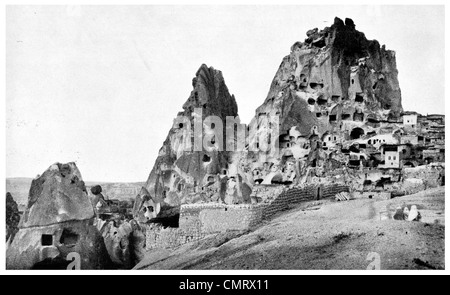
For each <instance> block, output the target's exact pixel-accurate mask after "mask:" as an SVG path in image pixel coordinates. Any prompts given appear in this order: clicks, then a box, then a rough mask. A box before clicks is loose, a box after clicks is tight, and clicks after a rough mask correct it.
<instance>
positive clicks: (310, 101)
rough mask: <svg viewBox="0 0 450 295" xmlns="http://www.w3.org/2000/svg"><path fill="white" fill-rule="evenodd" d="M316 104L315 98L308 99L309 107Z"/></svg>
mask: <svg viewBox="0 0 450 295" xmlns="http://www.w3.org/2000/svg"><path fill="white" fill-rule="evenodd" d="M315 103H316V101H315V100H314V98H308V104H309V105H314V104H315Z"/></svg>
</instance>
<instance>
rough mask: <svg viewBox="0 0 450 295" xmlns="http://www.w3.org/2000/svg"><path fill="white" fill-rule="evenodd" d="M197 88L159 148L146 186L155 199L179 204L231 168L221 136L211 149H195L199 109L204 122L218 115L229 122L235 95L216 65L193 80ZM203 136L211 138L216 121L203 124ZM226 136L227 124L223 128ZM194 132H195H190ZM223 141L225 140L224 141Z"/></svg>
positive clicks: (203, 70) (206, 69) (235, 110)
mask: <svg viewBox="0 0 450 295" xmlns="http://www.w3.org/2000/svg"><path fill="white" fill-rule="evenodd" d="M192 86H193V90H192V92H191V94H190V96H189V98H188V99H187V101H186V102H185V103H184V105H183V111H182V112H180V113H178V115H177V118H180V117H184V118H185V120H178V119H175V120H174V124H173V126H172V128H171V129H170V131H169V134H168V136H167V138H166V140H165V141H164V143H163V146H162V147H161V149H160V151H159V155H158V158H157V159H156V162H155V165H154V167H153V169H152V171H151V173H150V175H149V177H148V180H147V183H146V185H145V186H146V189H147V190H148V192H149V193H150V195H151V196H152V197H153V198H155V201H157V202H161V201H164V202H165V203H167V204H169V205H172V206H176V205H179V204H180V203H182V202H190V201H191V200H188V199H186V198H188V196H189V194H190V193H194V192H198V193H201V191H202V190H204V189H205V187H208V185H209V184H210V183H213V180H214V181H217V180H218V175H220V174H221V173H223V170H224V169H227V162H228V158H229V157H230V153H229V152H226V151H220V150H219V141H220V140H222V139H221V138H220V136H218V138H214V139H212V141H211V142H214V144H211V145H208V147H209V148H208V149H205V148H203V147H202V148H201V149H200V150H194V140H195V139H194V137H193V136H192V135H191V133H192V134H194V132H193V131H194V127H196V128H197V130H198V127H199V126H194V125H195V122H194V121H195V120H194V118H195V116H200V114H196V113H195V109H197V110H198V109H200V110H201V118H197V119H201V121H200V122H203V120H204V119H205V118H206V117H208V116H217V117H219V118H220V119H221V121H222V122H225V118H226V117H227V116H233V117H235V116H237V113H238V109H237V104H236V101H235V98H234V96H233V95H230V93H229V92H228V88H227V86H226V85H225V81H224V78H223V76H222V73H221V72H220V71H218V70H215V69H214V68H212V67H210V68H208V67H207V66H206V65H202V66H201V67H200V68H199V70H198V71H197V73H196V75H195V78H194V79H193V80H192ZM200 127H201V128H202V131H201V132H200V133H198V137H200V135H201V136H202V137H206V138H207V137H208V134H211V131H212V129H214V128H215V126H213V124H210V123H208V122H203V124H202V125H200ZM223 130H224V133H223V139H225V126H224V128H223ZM190 131H192V132H190ZM222 143H223V141H222Z"/></svg>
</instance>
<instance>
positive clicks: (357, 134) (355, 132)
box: [350, 127, 364, 139]
mask: <svg viewBox="0 0 450 295" xmlns="http://www.w3.org/2000/svg"><path fill="white" fill-rule="evenodd" d="M363 135H364V130H363V129H362V128H359V127H356V128H353V129H352V131H351V132H350V139H358V138H361V136H363Z"/></svg>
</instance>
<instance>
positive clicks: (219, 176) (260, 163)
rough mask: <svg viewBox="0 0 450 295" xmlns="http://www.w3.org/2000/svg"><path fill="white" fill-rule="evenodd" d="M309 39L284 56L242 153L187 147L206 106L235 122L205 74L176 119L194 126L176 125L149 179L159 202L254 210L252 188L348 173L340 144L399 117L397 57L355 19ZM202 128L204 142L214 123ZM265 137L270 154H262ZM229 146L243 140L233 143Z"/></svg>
mask: <svg viewBox="0 0 450 295" xmlns="http://www.w3.org/2000/svg"><path fill="white" fill-rule="evenodd" d="M306 36H307V38H306V39H305V40H304V42H296V43H294V44H293V45H292V47H291V52H290V54H289V55H288V56H286V57H285V58H284V59H283V61H282V63H281V65H280V67H279V69H278V71H277V73H276V74H275V77H274V79H273V81H272V84H271V86H270V89H269V93H268V95H267V98H266V99H265V101H264V103H263V104H262V105H261V106H260V107H258V108H257V109H256V114H255V117H254V118H253V119H252V121H251V122H250V124H249V126H248V127H247V132H248V133H249V136H248V138H246V140H245V148H244V149H243V150H240V151H233V152H224V151H217V150H213V151H212V152H208V151H205V150H202V151H197V152H186V151H184V150H183V147H185V144H186V142H188V143H191V142H192V141H194V140H195V139H191V138H189V135H188V132H186V128H184V127H186V126H185V124H191V125H195V123H193V121H194V120H193V119H194V118H195V114H194V109H195V108H199V107H200V108H202V110H203V114H202V118H203V119H204V118H205V117H206V116H209V115H217V116H218V117H220V118H221V119H222V120H223V125H224V126H225V117H226V116H237V107H236V102H235V100H234V97H233V96H230V94H229V93H228V90H227V88H226V86H225V84H224V81H223V77H222V75H221V73H220V72H219V71H216V70H214V69H212V68H209V69H208V68H207V67H206V66H205V65H202V66H201V67H200V69H199V70H198V72H197V75H196V77H195V78H194V80H193V86H194V90H193V91H192V92H191V95H190V97H189V99H188V101H187V102H186V103H185V104H184V106H183V109H184V111H183V112H181V113H179V114H178V115H180V116H185V117H187V118H188V121H186V122H180V121H179V120H175V121H174V126H173V127H172V129H171V130H170V132H169V135H168V136H167V139H166V141H165V142H164V144H163V147H162V148H161V150H160V153H159V156H158V158H157V160H156V163H155V166H154V168H153V170H152V172H151V174H150V176H149V178H148V180H147V184H146V188H147V190H148V192H149V194H150V196H151V197H152V198H155V200H154V201H155V202H157V201H160V202H161V201H163V202H165V203H168V204H170V205H172V206H177V205H180V204H182V203H198V202H225V203H228V204H233V203H250V202H251V198H250V195H251V191H252V187H253V186H254V185H255V184H292V183H293V184H298V183H302V182H305V181H306V179H307V177H308V176H309V168H315V171H314V173H315V175H317V176H320V175H322V174H323V173H324V171H323V170H321V169H322V168H324V167H325V166H327V167H328V169H335V168H340V167H342V166H345V165H346V164H347V163H348V161H349V160H348V153H347V154H343V153H342V152H341V151H340V150H339V148H338V146H339V147H342V144H344V146H343V147H344V148H345V145H346V144H347V143H350V142H351V141H353V140H356V139H359V138H361V137H363V136H365V135H366V134H368V133H373V134H378V132H380V130H379V127H380V126H379V125H380V122H388V121H389V120H393V121H395V120H398V119H399V118H400V115H401V113H402V105H401V93H400V88H399V83H398V80H397V68H396V61H395V52H393V51H390V50H386V49H385V47H384V46H380V44H379V43H378V41H376V40H367V38H366V37H365V35H364V34H363V33H361V32H359V31H357V30H356V29H355V24H354V23H353V21H352V20H351V19H345V21H342V20H341V19H339V18H335V20H334V24H333V25H332V26H331V27H326V28H324V29H323V30H320V31H319V30H318V29H317V28H315V29H312V30H309V31H308V32H307V33H306ZM268 118H269V120H267V119H268ZM270 118H278V121H271V119H270ZM274 123H275V124H274ZM203 127H205V128H204V129H205V130H206V131H205V130H204V131H203V133H202V135H203V136H205V135H207V134H208V127H210V126H208V124H207V123H203ZM275 129H276V130H275ZM252 130H255V132H252ZM275 131H277V132H275ZM274 134H276V135H277V138H272V137H273V136H274ZM224 136H225V134H224ZM186 137H187V138H186ZM261 139H265V140H266V141H267V143H268V144H269V148H268V149H266V150H262V149H261V146H260V143H261ZM226 140H227V141H232V142H234V141H238V140H237V139H236V137H235V136H234V137H232V138H230V137H228V138H227V139H226ZM346 142H347V143H346ZM255 148H256V149H255ZM329 148H332V149H329ZM355 153H356V152H355ZM364 157H365V156H364Z"/></svg>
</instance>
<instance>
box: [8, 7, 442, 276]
mask: <svg viewBox="0 0 450 295" xmlns="http://www.w3.org/2000/svg"><path fill="white" fill-rule="evenodd" d="M2 4H3V5H1V6H0V15H1V16H2V17H5V12H6V11H5V6H6V5H38V4H39V5H66V4H69V5H105V4H106V5H157V4H163V5H166V4H170V5H176V4H178V5H186V4H189V5H192V4H195V5H197V4H205V5H212V4H214V5H307V4H308V5H373V4H374V2H373V1H368V0H358V1H354V0H353V1H321V2H320V3H318V2H317V1H302V2H299V1H295V0H277V1H273V0H272V1H269V0H259V1H256V0H252V1H250V0H222V1H220V2H219V1H217V2H213V1H205V0H203V1H190V2H188V3H186V2H183V1H179V0H178V1H173V0H172V1H170V0H168V1H153V0H152V1H143V0H138V1H137V0H132V1H124V0H121V1H118V0H113V1H98V0H96V1H93V0H90V1H88V0H79V1H56V0H52V1H49V0H47V1H42V2H41V3H36V2H33V1H23V0H18V1H4V3H2ZM376 4H377V5H444V6H445V15H446V16H448V15H449V13H448V12H449V9H450V8H449V7H450V6H449V5H446V1H443V0H440V1H437V0H428V1H398V0H389V1H387V0H380V1H377V2H376ZM411 17H414V16H411ZM5 25H6V24H5V20H3V21H2V22H1V23H0V36H1V40H2V41H3V46H2V47H1V51H2V52H3V58H2V59H1V65H2V68H3V71H2V72H1V75H2V77H1V84H0V85H1V89H2V91H3V94H5V93H6V91H5V90H6V85H5V81H6V80H5V78H6V76H5V44H6V42H5V40H6V39H5V31H6V27H5ZM448 29H449V22H448V20H447V19H445V31H447V32H449V30H448ZM380 38H381V37H380ZM413 46H415V45H413ZM445 48H446V50H445V56H446V58H445V69H446V71H447V69H448V68H449V63H450V59H449V54H448V53H449V43H448V38H447V35H446V38H445ZM280 58H281V57H280ZM418 66H420V65H418ZM449 85H450V84H449V77H448V76H447V75H446V76H445V86H446V87H445V98H446V97H447V93H448V92H447V86H449ZM424 99H426V98H424ZM3 106H5V101H3ZM5 109H6V108H3V110H2V112H1V115H0V124H1V126H0V130H1V147H2V148H3V150H5V147H6V143H5V136H6V134H5V117H4V116H5ZM447 110H448V104H446V106H445V113H448V112H447ZM446 133H447V132H446ZM446 137H447V140H446V145H447V146H450V145H449V142H448V141H449V137H448V134H447V136H446ZM446 157H447V158H448V155H446ZM1 167H2V168H1V177H2V179H3V181H1V182H0V183H1V184H0V189H1V192H2V194H3V196H5V194H4V192H5V183H6V181H5V179H6V178H5V158H4V157H2V158H1ZM446 195H447V192H446ZM0 203H1V205H0V219H1V222H2V226H1V230H0V234H1V236H2V237H5V225H4V222H5V201H1V202H0ZM446 219H447V218H446ZM445 236H446V237H448V236H449V231H448V229H446V230H445ZM445 247H446V249H448V239H447V238H446V241H445ZM5 252H6V251H5V244H3V243H2V244H1V246H0V274H6V275H17V274H26V275H29V274H34V275H48V274H58V275H73V274H76V275H92V274H99V275H148V274H152V275H186V274H188V275H219V274H220V275H298V274H302V275H305V274H308V275H310V274H319V275H323V274H326V275H330V274H333V275H343V274H345V275H347V274H349V275H355V274H357V275H374V274H375V275H386V274H394V275H404V274H411V275H419V274H420V275H436V274H449V271H448V270H443V271H419V270H406V271H405V270H404V271H400V270H380V271H364V270H189V271H186V270H170V271H169V270H145V271H143V270H139V271H136V270H101V271H93V270H83V271H75V272H74V271H71V272H68V271H26V270H21V271H11V270H10V271H6V270H5V266H6V263H5V262H6V261H5ZM449 259H450V258H449V255H445V264H446V266H447V268H448V265H449Z"/></svg>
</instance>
